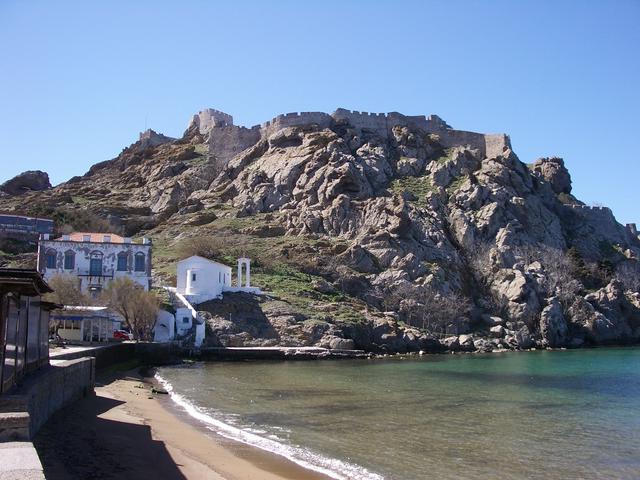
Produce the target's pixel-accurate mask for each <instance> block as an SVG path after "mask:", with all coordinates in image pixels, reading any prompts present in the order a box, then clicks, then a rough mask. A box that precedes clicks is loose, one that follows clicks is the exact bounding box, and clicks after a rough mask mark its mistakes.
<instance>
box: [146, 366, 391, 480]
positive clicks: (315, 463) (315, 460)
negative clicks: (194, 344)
mask: <svg viewBox="0 0 640 480" xmlns="http://www.w3.org/2000/svg"><path fill="white" fill-rule="evenodd" d="M154 377H155V379H156V380H157V381H158V382H159V383H160V384H161V385H162V386H163V388H164V389H165V390H166V391H167V392H168V393H169V397H170V398H171V400H172V401H173V402H174V403H175V404H176V405H178V406H179V407H181V408H182V409H183V410H184V411H185V412H186V413H187V414H188V415H189V416H191V417H192V418H194V419H196V420H198V421H199V422H202V423H204V424H205V425H206V426H207V428H209V429H210V430H211V431H213V432H215V433H218V434H219V435H222V436H223V437H225V438H228V439H231V440H235V441H238V442H242V443H244V444H247V445H251V446H253V447H256V448H259V449H261V450H264V451H267V452H270V453H273V454H276V455H279V456H282V457H284V458H286V459H288V460H291V461H292V462H294V463H296V464H298V465H300V466H301V467H304V468H306V469H309V470H313V471H315V472H318V473H322V474H324V475H327V476H329V477H331V478H335V479H336V480H384V477H382V476H381V475H379V474H376V473H373V472H370V471H368V470H367V469H365V468H363V467H360V466H358V465H354V464H350V463H347V462H343V461H342V460H338V459H334V458H329V457H325V456H322V455H319V454H316V453H313V452H311V451H309V450H306V449H304V448H302V447H294V446H291V445H286V444H284V443H282V442H279V441H277V440H275V439H273V438H267V437H263V436H261V435H258V434H257V433H254V432H255V430H254V431H248V430H246V429H241V428H237V427H234V426H232V425H229V424H228V423H225V422H223V421H221V420H218V419H216V418H214V417H212V416H211V415H209V414H208V413H206V412H204V411H203V410H202V409H201V408H199V407H198V406H196V405H194V404H193V403H191V402H190V401H189V400H188V399H187V398H185V397H184V396H182V395H180V394H179V393H177V392H176V391H175V390H174V389H173V386H172V385H171V383H169V382H168V381H167V380H165V379H164V378H162V376H161V375H160V374H158V373H156V374H155V376H154Z"/></svg>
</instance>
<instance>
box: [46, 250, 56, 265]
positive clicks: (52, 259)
mask: <svg viewBox="0 0 640 480" xmlns="http://www.w3.org/2000/svg"><path fill="white" fill-rule="evenodd" d="M57 257H58V253H57V252H56V251H55V250H47V255H46V264H47V268H56V263H57Z"/></svg>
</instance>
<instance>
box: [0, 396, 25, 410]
mask: <svg viewBox="0 0 640 480" xmlns="http://www.w3.org/2000/svg"><path fill="white" fill-rule="evenodd" d="M26 411H27V402H26V399H25V398H24V397H23V396H21V395H1V396H0V413H5V412H26Z"/></svg>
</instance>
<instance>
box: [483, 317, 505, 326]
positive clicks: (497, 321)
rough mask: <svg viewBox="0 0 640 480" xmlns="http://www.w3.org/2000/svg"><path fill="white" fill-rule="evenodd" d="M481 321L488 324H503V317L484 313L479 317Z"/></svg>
mask: <svg viewBox="0 0 640 480" xmlns="http://www.w3.org/2000/svg"><path fill="white" fill-rule="evenodd" d="M481 319H482V321H483V322H484V323H485V324H487V325H490V326H495V325H503V324H504V319H503V318H501V317H496V316H493V315H487V314H484V315H482V317H481Z"/></svg>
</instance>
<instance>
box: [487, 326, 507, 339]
mask: <svg viewBox="0 0 640 480" xmlns="http://www.w3.org/2000/svg"><path fill="white" fill-rule="evenodd" d="M489 331H490V332H491V336H492V337H495V338H502V337H504V335H505V333H506V330H505V329H504V327H503V326H502V325H496V326H495V327H491V328H490V329H489Z"/></svg>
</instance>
